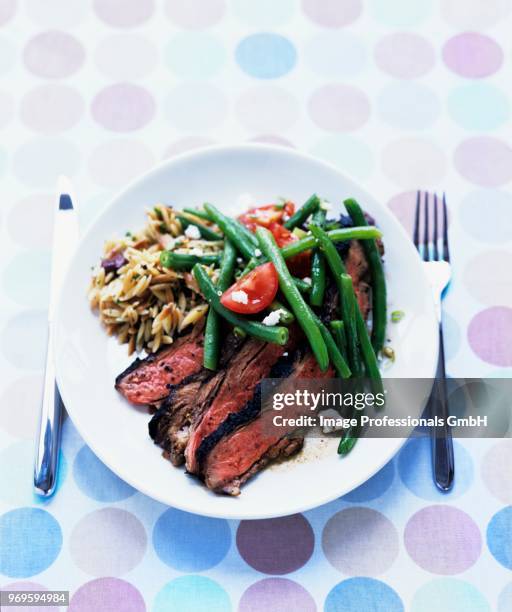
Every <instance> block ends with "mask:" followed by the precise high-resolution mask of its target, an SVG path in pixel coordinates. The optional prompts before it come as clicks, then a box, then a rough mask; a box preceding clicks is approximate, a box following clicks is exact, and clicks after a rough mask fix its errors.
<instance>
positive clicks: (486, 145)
mask: <svg viewBox="0 0 512 612" xmlns="http://www.w3.org/2000/svg"><path fill="white" fill-rule="evenodd" d="M454 163H455V167H456V168H457V170H458V171H459V172H460V174H461V175H462V176H463V177H464V178H465V179H467V180H468V181H470V182H472V183H476V184H477V185H482V186H483V187H498V186H499V185H503V184H504V183H507V182H508V181H510V180H512V148H511V147H510V145H508V144H507V143H506V142H504V141H503V140H498V139H497V138H493V137H491V136H475V137H474V138H468V139H467V140H464V141H463V142H461V143H460V144H459V146H458V147H457V148H456V150H455V155H454Z"/></svg>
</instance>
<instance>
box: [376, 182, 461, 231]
mask: <svg viewBox="0 0 512 612" xmlns="http://www.w3.org/2000/svg"><path fill="white" fill-rule="evenodd" d="M416 195H417V190H410V191H402V192H401V193H397V194H396V195H394V196H393V197H392V198H391V200H389V202H388V206H389V208H390V209H391V211H392V212H393V214H394V215H395V217H396V218H397V219H398V220H399V221H400V223H401V224H402V225H403V226H404V229H405V231H406V232H407V233H408V234H409V235H410V236H412V233H413V229H414V217H415V214H416ZM422 197H423V196H422ZM449 222H450V213H449V211H448V224H449Z"/></svg>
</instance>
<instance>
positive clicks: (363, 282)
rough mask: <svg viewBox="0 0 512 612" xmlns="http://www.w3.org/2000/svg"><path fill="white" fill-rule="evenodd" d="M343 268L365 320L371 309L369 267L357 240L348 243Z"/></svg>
mask: <svg viewBox="0 0 512 612" xmlns="http://www.w3.org/2000/svg"><path fill="white" fill-rule="evenodd" d="M345 267H346V268H347V273H348V274H350V276H351V277H352V282H353V284H354V291H355V294H356V297H357V302H358V304H359V309H360V310H361V313H362V315H363V317H364V318H365V319H367V318H368V314H369V312H370V308H371V301H370V280H371V279H370V266H369V264H368V260H367V259H366V254H365V252H364V249H363V246H362V244H361V242H360V241H359V240H351V241H350V248H349V249H348V251H347V256H346V258H345Z"/></svg>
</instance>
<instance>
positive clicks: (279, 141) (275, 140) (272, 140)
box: [251, 134, 295, 149]
mask: <svg viewBox="0 0 512 612" xmlns="http://www.w3.org/2000/svg"><path fill="white" fill-rule="evenodd" d="M251 142H262V143H264V144H273V145H279V146H280V147H290V148H292V149H294V148H295V145H294V144H293V143H292V142H290V141H289V140H288V139H287V138H283V137H282V136H274V135H273V134H265V135H262V136H256V137H255V138H251Z"/></svg>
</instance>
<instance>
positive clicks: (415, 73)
mask: <svg viewBox="0 0 512 612" xmlns="http://www.w3.org/2000/svg"><path fill="white" fill-rule="evenodd" d="M375 61H376V63H377V65H378V66H379V68H380V69H381V70H383V71H384V72H387V73H388V74H390V75H391V76H394V77H397V78H399V79H414V78H417V77H420V76H423V75H424V74H426V73H427V72H429V70H432V68H433V67H434V64H435V61H436V57H435V51H434V48H433V47H432V45H431V44H430V42H429V41H428V40H427V39H426V38H423V36H419V35H418V34H412V33H410V32H399V33H396V34H389V35H388V36H385V37H384V38H382V39H381V40H380V41H379V42H378V44H377V46H376V47H375Z"/></svg>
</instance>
